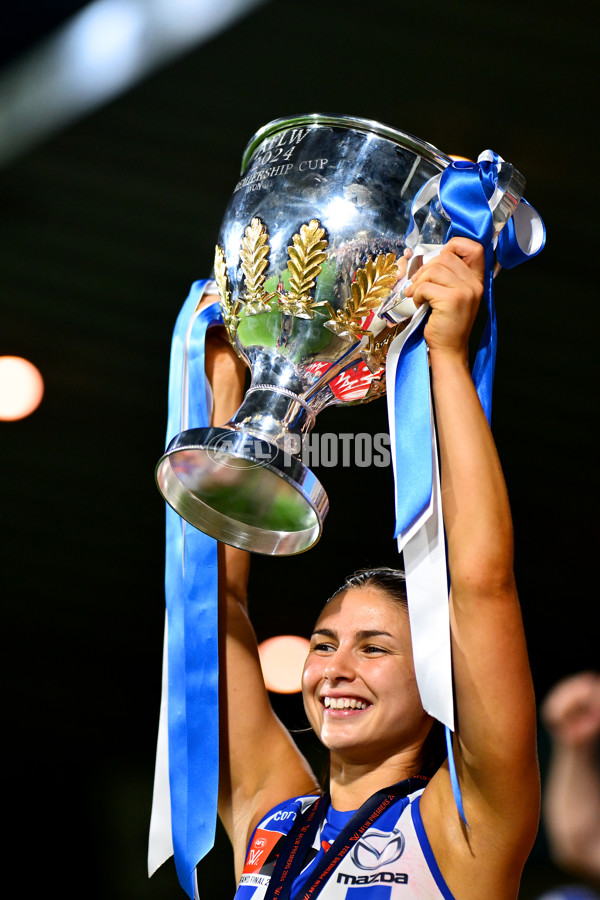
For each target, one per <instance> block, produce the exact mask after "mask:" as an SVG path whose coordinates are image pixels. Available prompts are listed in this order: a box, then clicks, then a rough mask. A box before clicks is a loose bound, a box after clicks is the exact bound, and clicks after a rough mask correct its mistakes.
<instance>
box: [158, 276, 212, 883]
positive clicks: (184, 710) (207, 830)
mask: <svg viewBox="0 0 600 900" xmlns="http://www.w3.org/2000/svg"><path fill="white" fill-rule="evenodd" d="M207 284H208V282H207V281H198V282H196V283H195V284H193V285H192V288H191V291H190V294H189V296H188V298H187V300H186V301H185V303H184V306H183V308H182V310H181V313H180V314H179V317H178V319H177V323H176V325H175V330H174V333H173V341H172V348H171V367H170V374H169V415H168V427H167V444H168V443H169V441H171V440H172V438H173V437H175V436H176V435H177V434H179V433H180V432H181V431H184V430H186V429H187V428H199V427H203V426H206V425H208V424H209V419H210V416H209V411H208V405H207V393H206V381H205V375H204V342H205V335H206V330H207V328H208V327H209V326H210V325H212V324H216V323H219V322H221V321H222V319H221V313H220V309H219V306H218V304H214V305H212V306H209V307H207V308H206V309H204V310H203V311H202V312H201V313H198V312H197V311H196V310H197V306H198V303H199V301H200V299H201V297H202V295H203V293H204V291H205V288H206V285H207ZM165 593H166V603H167V621H166V627H165V648H166V655H165V658H164V660H163V694H162V698H161V714H160V721H159V736H158V747H157V758H156V770H155V783H154V795H153V801H152V816H151V822H150V841H149V848H148V868H149V873H150V874H152V873H153V872H154V871H155V870H156V869H157V868H158V867H159V866H160V865H162V863H163V862H164V861H165V860H166V859H168V858H169V856H171V855H172V854H173V855H174V857H175V866H176V869H177V875H178V878H179V881H180V883H181V885H182V887H183V888H184V890H185V891H186V893H187V894H188V895H189V896H190V897H191V898H193V897H194V896H195V895H196V896H197V885H196V877H195V868H196V865H197V864H198V862H199V861H200V859H202V857H203V856H205V855H206V853H208V851H209V850H210V849H211V848H212V846H213V843H214V836H215V826H216V818H217V791H218V777H219V768H218V750H219V743H218V652H217V636H218V620H217V610H218V602H217V542H216V540H214V538H211V537H208V535H205V534H203V533H202V532H201V531H198V530H197V529H196V528H193V527H192V526H191V525H189V524H188V523H187V522H185V521H184V520H183V519H182V518H181V517H180V516H179V515H178V514H177V513H176V512H174V510H172V509H171V507H169V506H167V510H166V567H165Z"/></svg>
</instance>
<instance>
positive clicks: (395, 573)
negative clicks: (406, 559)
mask: <svg viewBox="0 0 600 900" xmlns="http://www.w3.org/2000/svg"><path fill="white" fill-rule="evenodd" d="M361 587H377V588H381V590H383V591H385V593H386V594H389V596H390V597H392V598H393V599H394V600H398V601H399V602H400V603H402V604H403V605H404V606H405V607H406V609H407V610H408V603H407V599H406V578H405V575H404V572H403V571H402V570H401V569H390V568H389V566H379V568H377V569H357V571H356V572H354V573H353V574H352V575H348V576H347V577H346V579H345V580H344V583H343V584H342V586H341V587H339V588H338V589H337V591H335V592H334V593H333V594H332V595H331V597H330V598H329V600H328V601H327V602H328V603H330V602H331V601H332V600H333V598H334V597H337V596H338V594H343V593H344V591H348V590H350V588H361Z"/></svg>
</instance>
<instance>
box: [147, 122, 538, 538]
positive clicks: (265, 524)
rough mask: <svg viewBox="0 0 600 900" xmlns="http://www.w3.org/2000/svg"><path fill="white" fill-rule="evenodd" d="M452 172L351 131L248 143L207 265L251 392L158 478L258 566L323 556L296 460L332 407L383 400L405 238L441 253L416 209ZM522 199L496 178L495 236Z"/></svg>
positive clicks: (419, 146)
mask: <svg viewBox="0 0 600 900" xmlns="http://www.w3.org/2000/svg"><path fill="white" fill-rule="evenodd" d="M450 162H451V159H450V157H448V156H446V155H445V154H443V153H441V152H440V151H439V150H437V149H436V148H435V147H433V146H431V145H430V144H427V143H425V142H424V141H421V140H419V139H418V138H416V137H413V136H412V135H409V134H405V133H403V132H401V131H398V130H396V129H394V128H389V127H387V126H385V125H382V124H379V123H378V122H373V121H369V120H364V119H356V118H350V117H347V116H329V115H321V114H309V115H304V116H296V117H293V118H286V119H277V120H276V121H274V122H271V123H270V124H268V125H266V126H265V127H264V128H262V129H261V130H260V131H258V132H257V133H256V135H255V136H254V137H253V138H252V139H251V141H250V142H249V144H248V146H247V148H246V151H245V153H244V156H243V161H242V168H241V177H240V179H239V181H238V182H237V184H236V185H235V188H234V190H233V194H232V197H231V200H230V202H229V205H228V207H227V209H226V212H225V215H224V218H223V222H222V225H221V229H220V233H219V238H218V242H217V247H216V252H215V264H214V279H215V282H216V285H217V289H218V293H219V296H220V302H221V310H222V314H223V321H224V325H225V328H226V329H227V334H228V337H229V340H230V341H231V343H232V345H233V347H234V349H235V350H236V352H237V353H238V354H239V355H240V356H241V357H242V358H243V359H244V360H245V362H246V363H247V365H248V366H249V368H250V370H251V373H252V378H251V384H250V387H249V388H248V390H247V392H246V394H245V397H244V401H243V403H242V405H241V406H240V408H239V409H238V411H237V412H236V414H235V415H234V416H233V418H232V419H231V420H230V421H229V422H228V423H227V424H226V425H224V426H222V427H207V428H192V429H189V430H186V431H183V432H182V433H181V434H179V435H177V436H176V437H175V438H174V439H173V440H172V441H171V442H170V444H169V446H168V447H167V449H166V451H165V453H164V455H163V456H162V457H161V459H160V460H159V463H158V465H157V469H156V480H157V484H158V487H159V490H160V491H161V493H162V494H163V497H164V498H165V500H166V501H167V502H168V503H169V504H170V505H171V506H172V507H173V509H175V511H176V512H178V513H179V515H180V516H182V518H184V519H185V520H186V521H188V522H189V523H190V524H192V525H193V526H195V527H196V528H198V529H199V530H201V531H203V532H205V533H207V534H209V535H211V536H213V537H214V538H217V539H218V540H220V541H223V542H225V543H228V544H232V545H234V546H236V547H241V548H243V549H246V550H252V551H254V552H257V553H263V554H271V555H292V554H296V553H301V552H303V551H305V550H308V549H309V548H310V547H312V546H313V545H314V544H315V543H316V542H317V540H318V539H319V537H320V536H321V532H322V528H323V521H324V518H325V516H326V514H327V510H328V499H327V495H326V493H325V490H324V489H323V487H322V485H321V484H320V482H319V481H318V479H317V478H316V477H315V475H314V474H313V473H312V472H311V471H310V469H308V468H307V467H306V466H305V465H303V463H302V462H301V460H300V458H299V456H300V453H301V448H302V441H303V439H304V438H305V437H306V435H308V434H309V433H310V431H311V430H312V428H313V426H314V424H315V418H316V416H317V414H318V413H319V412H320V411H321V410H322V409H324V408H325V407H326V406H330V405H332V404H333V405H338V404H346V403H351V404H360V403H366V402H369V401H371V400H373V399H374V398H376V397H378V396H381V395H382V394H384V393H385V358H386V353H387V349H388V347H389V345H390V343H391V341H392V340H393V338H394V337H395V336H396V335H397V334H398V333H399V332H400V331H401V330H402V329H403V328H404V327H405V326H406V323H407V322H408V321H409V320H410V316H411V315H412V313H413V312H414V307H412V309H409V310H407V311H404V310H403V306H402V293H401V288H402V286H403V284H405V283H406V277H407V276H406V275H404V273H403V269H402V268H399V264H400V263H401V261H402V260H403V259H404V251H405V249H406V237H407V234H408V231H409V229H410V228H412V227H413V226H416V227H417V228H418V231H419V234H420V241H421V242H422V244H423V245H428V246H432V245H439V246H440V248H441V246H442V245H443V244H444V243H445V241H446V236H447V232H448V228H449V226H450V222H449V220H448V219H447V218H446V217H445V215H444V212H443V210H442V209H441V207H440V205H439V201H438V202H436V201H435V200H432V201H431V203H428V204H426V205H425V206H424V207H423V208H422V209H421V210H419V211H418V212H416V213H415V212H414V209H413V201H414V200H415V197H416V196H417V194H418V193H419V191H420V190H421V189H422V188H423V187H424V186H425V185H426V184H427V183H428V182H430V181H431V179H434V178H435V177H436V176H439V175H440V173H441V172H442V171H443V170H444V168H445V167H446V166H448V165H449V164H450ZM523 187H524V181H523V179H522V176H520V175H519V173H518V172H517V171H516V170H515V169H514V168H513V167H512V166H511V165H510V164H508V163H502V165H501V168H500V172H499V178H498V191H497V196H498V200H497V202H496V205H495V208H494V213H493V215H494V223H495V225H496V227H497V229H498V230H499V229H500V228H501V227H502V225H503V224H504V222H505V221H506V220H507V219H508V218H509V217H510V215H511V213H512V211H513V210H514V208H515V207H516V205H517V204H518V203H519V200H520V199H521V196H522V190H523ZM404 268H405V266H404ZM406 302H407V303H409V301H406ZM393 308H395V309H396V310H401V312H400V313H396V315H392V316H390V314H389V310H390V309H393Z"/></svg>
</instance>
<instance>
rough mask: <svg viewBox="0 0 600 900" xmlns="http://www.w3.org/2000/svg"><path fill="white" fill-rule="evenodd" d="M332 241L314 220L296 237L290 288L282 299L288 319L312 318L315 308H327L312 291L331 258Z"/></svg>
mask: <svg viewBox="0 0 600 900" xmlns="http://www.w3.org/2000/svg"><path fill="white" fill-rule="evenodd" d="M327 246H328V241H327V240H325V229H324V228H322V227H321V225H320V223H319V221H318V220H317V219H311V221H310V222H309V223H308V225H303V226H302V227H301V229H300V231H299V232H298V233H297V234H295V235H294V236H293V238H292V245H291V246H290V247H288V264H287V265H288V271H289V273H290V289H289V291H288V292H287V293H286V294H284V296H283V297H282V298H281V299H282V302H281V311H282V313H284V314H285V315H288V316H296V317H297V318H299V319H312V318H313V315H314V313H313V307H315V306H324V305H325V304H324V303H315V302H314V298H313V297H312V295H311V293H310V292H311V290H312V288H313V287H315V285H316V283H317V278H318V277H319V275H320V274H321V271H322V269H323V263H324V262H325V260H326V259H327V253H326V252H325V251H326V249H327Z"/></svg>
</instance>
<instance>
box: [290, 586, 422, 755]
mask: <svg viewBox="0 0 600 900" xmlns="http://www.w3.org/2000/svg"><path fill="white" fill-rule="evenodd" d="M302 693H303V698H304V706H305V709H306V714H307V716H308V719H309V722H310V724H311V725H312V727H313V729H314V731H315V732H316V734H317V736H318V737H319V738H320V740H321V742H322V743H323V744H324V745H325V746H326V747H328V748H329V750H330V751H332V752H333V753H337V754H340V755H341V756H343V757H345V758H347V759H348V761H349V762H351V761H354V762H357V763H360V762H361V761H364V762H367V763H373V762H376V761H377V760H383V759H386V758H388V757H389V756H390V755H392V754H395V753H398V752H400V751H402V750H404V749H406V748H410V747H415V748H416V747H419V746H420V745H421V744H422V742H423V741H424V739H425V737H426V736H427V733H428V732H429V729H430V727H431V723H432V720H431V718H430V717H429V716H428V715H427V714H426V713H425V712H424V710H423V707H422V705H421V700H420V697H419V692H418V689H417V684H416V680H415V670H414V665H413V656H412V645H411V639H410V626H409V621H408V614H407V612H406V609H405V608H403V607H402V606H401V605H400V604H399V603H397V602H396V601H395V600H393V599H392V598H390V597H389V596H388V595H387V594H386V593H385V592H384V591H382V590H381V589H380V588H377V587H361V588H351V589H350V590H348V591H346V592H345V593H343V594H339V595H338V596H337V597H336V598H335V599H334V600H332V601H331V602H330V603H328V604H327V606H326V607H325V609H324V610H323V612H322V614H321V616H320V618H319V620H318V622H317V625H316V626H315V631H314V633H313V635H312V638H311V642H310V650H309V654H308V657H307V660H306V663H305V666H304V673H303V676H302Z"/></svg>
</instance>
